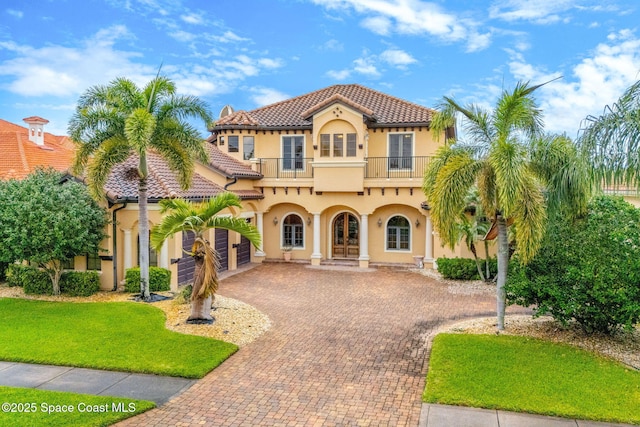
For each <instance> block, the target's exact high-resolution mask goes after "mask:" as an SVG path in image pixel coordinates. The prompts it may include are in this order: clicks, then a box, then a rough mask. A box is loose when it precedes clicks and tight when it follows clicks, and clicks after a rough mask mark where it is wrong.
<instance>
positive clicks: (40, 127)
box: [22, 116, 49, 147]
mask: <svg viewBox="0 0 640 427" xmlns="http://www.w3.org/2000/svg"><path fill="white" fill-rule="evenodd" d="M22 120H23V121H24V122H25V123H26V124H27V125H29V141H31V142H33V143H34V144H37V145H39V146H41V147H42V146H44V125H46V124H47V123H49V120H47V119H43V118H42V117H37V116H32V117H27V118H24V119H22Z"/></svg>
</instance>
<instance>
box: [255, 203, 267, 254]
mask: <svg viewBox="0 0 640 427" xmlns="http://www.w3.org/2000/svg"><path fill="white" fill-rule="evenodd" d="M256 227H257V228H258V232H259V233H260V246H258V249H256V253H255V256H266V254H265V253H264V214H263V213H262V212H256Z"/></svg>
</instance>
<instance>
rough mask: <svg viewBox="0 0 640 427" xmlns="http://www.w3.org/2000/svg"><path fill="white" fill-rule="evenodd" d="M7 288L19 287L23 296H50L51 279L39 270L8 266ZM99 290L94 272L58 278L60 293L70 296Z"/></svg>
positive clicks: (51, 291) (65, 275)
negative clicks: (22, 291)
mask: <svg viewBox="0 0 640 427" xmlns="http://www.w3.org/2000/svg"><path fill="white" fill-rule="evenodd" d="M6 280H7V285H9V286H20V287H22V288H23V289H24V293H25V294H33V295H51V294H52V293H53V284H52V283H51V278H50V277H49V275H48V274H47V273H46V272H45V271H44V270H40V269H39V268H36V267H33V266H29V265H22V264H10V265H9V266H7V269H6ZM99 290H100V276H99V275H98V273H97V272H95V271H65V272H64V273H62V276H61V277H60V292H61V293H63V294H66V295H71V296H89V295H93V294H95V293H96V292H98V291H99Z"/></svg>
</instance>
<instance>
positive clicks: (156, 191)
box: [105, 153, 263, 201]
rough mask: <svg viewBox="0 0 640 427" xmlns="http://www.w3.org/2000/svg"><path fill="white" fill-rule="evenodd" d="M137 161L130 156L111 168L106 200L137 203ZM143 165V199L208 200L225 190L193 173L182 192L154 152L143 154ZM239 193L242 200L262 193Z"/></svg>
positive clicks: (165, 165) (164, 162)
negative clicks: (146, 172)
mask: <svg viewBox="0 0 640 427" xmlns="http://www.w3.org/2000/svg"><path fill="white" fill-rule="evenodd" d="M138 161H139V158H138V156H137V155H132V156H130V157H129V158H128V159H127V160H126V161H124V162H123V163H120V164H119V165H117V166H116V167H114V168H113V170H112V171H111V174H110V175H109V178H108V180H107V183H106V185H105V190H106V193H107V197H108V198H109V199H111V200H112V201H117V200H129V201H137V200H138V172H137V171H138ZM147 165H148V167H149V177H148V179H147V185H148V190H147V197H148V198H149V200H151V201H153V200H160V199H167V198H174V197H181V198H184V199H190V200H201V199H208V198H210V197H213V196H216V195H217V194H220V193H222V192H224V191H225V190H224V188H222V187H221V186H219V185H218V184H215V183H213V182H211V181H209V180H207V179H205V178H204V177H203V176H202V175H199V174H197V173H194V175H193V179H192V181H191V186H190V187H189V189H188V190H183V189H182V188H181V187H180V184H179V182H178V180H177V179H176V176H175V174H174V173H173V172H172V171H171V169H169V165H168V164H167V162H166V161H165V160H164V159H163V158H162V157H160V156H159V155H158V154H155V153H149V154H148V155H147ZM239 193H241V192H237V194H238V195H239V196H240V198H242V199H245V198H246V199H255V198H262V197H263V196H262V194H261V193H259V192H257V191H254V192H243V193H247V194H239ZM254 193H255V194H254Z"/></svg>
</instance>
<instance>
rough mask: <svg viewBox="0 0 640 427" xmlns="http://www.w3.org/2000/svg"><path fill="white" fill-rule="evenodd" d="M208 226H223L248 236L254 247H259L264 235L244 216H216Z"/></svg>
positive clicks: (207, 223) (208, 222)
mask: <svg viewBox="0 0 640 427" xmlns="http://www.w3.org/2000/svg"><path fill="white" fill-rule="evenodd" d="M206 226H207V228H223V229H226V230H229V231H234V232H236V233H238V234H240V235H241V236H243V237H245V238H247V239H248V240H249V241H250V242H251V244H252V245H253V246H254V247H256V248H257V247H259V246H260V242H261V241H262V236H261V235H260V232H259V231H258V229H257V228H256V227H255V226H253V225H251V224H249V223H248V222H247V221H246V220H245V219H244V218H234V217H230V216H214V217H212V218H210V219H209V220H208V221H207V222H206Z"/></svg>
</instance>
